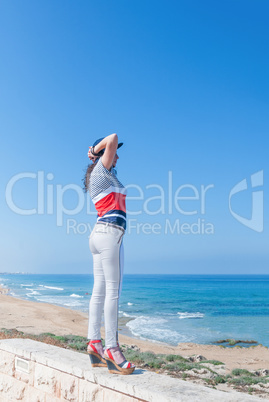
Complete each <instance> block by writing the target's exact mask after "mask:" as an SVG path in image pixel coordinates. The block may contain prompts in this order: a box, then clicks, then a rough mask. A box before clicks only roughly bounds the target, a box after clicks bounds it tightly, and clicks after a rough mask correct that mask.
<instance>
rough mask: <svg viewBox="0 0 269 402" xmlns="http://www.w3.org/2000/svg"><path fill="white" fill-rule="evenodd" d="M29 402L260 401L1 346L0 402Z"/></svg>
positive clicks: (43, 349)
mask: <svg viewBox="0 0 269 402" xmlns="http://www.w3.org/2000/svg"><path fill="white" fill-rule="evenodd" d="M18 400H19V401H27V402H28V401H29V402H52V401H54V402H56V401H76V402H92V401H96V402H101V401H102V402H104V401H105V402H110V401H111V402H136V401H148V402H160V401H161V402H174V401H184V402H190V401H191V402H196V401H197V402H198V401H199V402H200V401H205V402H211V401H212V402H216V401H227V402H233V401H234V402H248V401H253V402H254V401H261V399H260V398H258V397H252V396H249V395H246V394H240V393H237V392H229V393H227V392H222V391H217V390H214V389H211V388H207V387H203V386H201V385H196V384H192V383H191V382H187V381H183V380H179V379H174V378H171V377H169V376H165V375H161V374H156V373H152V372H150V371H146V370H140V369H138V370H136V371H135V372H134V373H133V374H132V375H129V376H121V375H116V374H109V372H108V371H107V370H106V369H105V368H91V365H90V360H89V357H88V356H87V355H84V354H82V353H78V352H73V351H70V350H67V349H62V348H59V347H56V346H51V345H47V344H44V343H41V342H36V341H33V340H30V339H6V340H1V341H0V401H3V402H11V401H18Z"/></svg>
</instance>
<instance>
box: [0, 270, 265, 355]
mask: <svg viewBox="0 0 269 402" xmlns="http://www.w3.org/2000/svg"><path fill="white" fill-rule="evenodd" d="M0 284H1V286H3V287H6V288H9V289H10V291H9V294H10V295H11V296H13V297H16V298H19V299H25V300H31V301H35V302H45V303H51V304H55V305H58V306H63V307H67V308H70V309H74V310H79V311H82V312H88V306H89V300H90V297H91V291H92V286H93V277H92V276H91V275H33V274H27V275H25V274H7V275H3V274H0ZM119 316H120V317H121V318H122V319H125V323H126V328H127V330H128V331H129V333H130V335H131V336H133V337H134V338H140V339H147V340H151V341H155V342H164V343H168V344H171V345H177V344H178V343H180V342H193V343H201V344H215V343H216V342H218V341H219V340H223V339H235V340H248V341H250V340H254V341H256V342H258V343H259V344H263V345H264V346H267V347H269V275H127V274H126V275H125V276H124V279H123V289H122V294H121V298H120V303H119ZM1 326H2V327H4V323H1ZM242 346H243V345H242Z"/></svg>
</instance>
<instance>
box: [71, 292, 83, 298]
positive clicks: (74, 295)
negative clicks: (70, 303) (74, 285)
mask: <svg viewBox="0 0 269 402" xmlns="http://www.w3.org/2000/svg"><path fill="white" fill-rule="evenodd" d="M70 297H77V298H79V297H82V298H83V296H80V295H76V294H75V293H73V294H72V295H70Z"/></svg>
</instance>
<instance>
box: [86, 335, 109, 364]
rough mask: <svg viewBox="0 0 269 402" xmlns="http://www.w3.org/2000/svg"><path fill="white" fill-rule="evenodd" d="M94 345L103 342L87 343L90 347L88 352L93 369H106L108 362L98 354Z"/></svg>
mask: <svg viewBox="0 0 269 402" xmlns="http://www.w3.org/2000/svg"><path fill="white" fill-rule="evenodd" d="M94 343H101V340H94V341H90V342H88V343H87V345H88V349H87V352H88V353H89V356H90V359H91V364H92V367H106V366H107V363H106V360H105V359H104V357H103V356H102V355H101V354H100V353H98V352H97V349H96V347H95V346H94ZM89 347H90V349H89ZM102 348H103V347H102Z"/></svg>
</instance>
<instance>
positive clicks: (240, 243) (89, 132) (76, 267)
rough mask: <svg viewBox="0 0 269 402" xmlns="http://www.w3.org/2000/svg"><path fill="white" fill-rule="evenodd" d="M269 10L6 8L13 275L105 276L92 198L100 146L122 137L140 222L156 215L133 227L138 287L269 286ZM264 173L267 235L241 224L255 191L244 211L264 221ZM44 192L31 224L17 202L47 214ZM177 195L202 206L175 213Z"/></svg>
mask: <svg viewBox="0 0 269 402" xmlns="http://www.w3.org/2000/svg"><path fill="white" fill-rule="evenodd" d="M268 11H269V6H268V2H267V1H262V0H258V1H257V2H255V3H254V2H253V1H240V0H239V1H223V2H221V3H220V2H215V1H209V0H207V1H204V2H201V1H197V0H194V1H192V2H190V1H187V0H186V1H184V0H183V1H170V0H168V1H154V2H153V1H150V0H149V1H146V2H145V1H140V0H137V1H135V2H127V1H123V0H117V1H114V2H112V1H102V2H91V1H80V2H74V1H57V2H54V1H50V0H47V1H39V2H36V1H29V0H26V1H24V2H20V1H17V0H14V1H12V2H10V1H7V0H6V1H2V2H1V6H0V51H1V64H0V88H1V97H0V130H1V147H0V156H1V158H0V163H1V180H0V186H1V187H0V188H1V204H0V205H1V223H2V224H1V228H2V242H1V243H2V248H1V265H0V272H1V271H8V272H15V271H24V272H31V273H87V272H91V269H92V262H91V255H90V251H89V248H88V238H87V237H88V235H89V232H88V231H85V230H87V224H89V225H90V226H91V227H92V226H93V225H94V222H95V215H94V214H91V215H89V214H87V210H86V199H85V197H84V198H82V195H81V193H80V192H79V190H78V189H79V188H80V186H81V178H82V176H83V170H84V169H85V167H86V165H87V163H88V160H87V150H88V146H89V145H92V143H93V142H94V141H95V140H96V139H97V138H99V137H103V136H106V135H108V134H111V133H113V132H116V133H117V134H118V136H119V139H120V141H123V142H124V147H123V148H121V150H120V151H119V156H120V159H119V162H118V176H119V178H120V180H121V181H122V182H123V183H124V184H125V185H128V186H129V192H128V194H129V200H128V201H127V209H129V211H130V212H131V213H132V212H134V211H138V212H141V213H139V214H137V215H132V214H131V213H130V214H129V231H128V233H127V235H126V236H125V240H124V242H125V272H126V273H178V274H181V273H182V274H183V273H194V274H210V273H214V274H218V273H220V274H221V273H237V274H240V273H242V274H247V273H250V274H256V273H261V274H262V273H268V266H269V252H268V240H269V236H268V208H267V206H268V187H269V186H268V181H267V172H268V167H269V166H268V164H269V163H268V156H267V155H268V142H269V141H268V127H269V124H268V123H269V118H268V116H269V113H268V95H269V88H268V82H269V80H268V71H269V65H268V64H269V63H268V59H269V57H268V54H269V52H268V50H269V49H268V34H269V32H268V21H267V20H268ZM260 171H263V180H264V184H263V186H259V187H257V188H255V191H260V192H261V191H263V196H264V216H263V224H264V229H263V231H262V232H261V231H260V232H259V231H256V230H255V229H254V230H253V228H252V229H251V228H249V227H246V226H245V225H243V224H242V223H240V222H239V220H237V219H235V217H234V216H232V214H231V212H230V210H229V194H230V191H231V190H232V188H233V187H234V186H235V185H236V184H237V183H239V182H240V181H242V180H244V179H246V181H247V184H248V189H247V190H245V191H242V192H240V193H238V194H236V195H234V196H233V198H232V200H231V207H232V210H233V211H234V212H235V213H237V214H238V215H239V216H242V217H245V218H247V219H250V218H251V213H252V207H253V208H256V204H255V203H254V204H255V205H254V204H253V205H254V206H252V190H253V189H251V175H253V174H255V173H256V172H260ZM38 172H39V173H38ZM169 172H170V173H169ZM18 174H22V176H21V177H22V178H21V179H20V180H18V181H17V182H15V183H14V186H13V187H12V191H10V192H9V193H8V191H9V190H8V191H7V193H8V194H7V193H6V189H7V188H8V185H10V183H11V180H12V178H13V177H14V176H15V175H18ZM27 175H28V177H26V176H27ZM37 175H38V180H37ZM42 175H43V176H42ZM48 175H49V176H48ZM171 176H172V179H171ZM42 177H44V183H43V182H42ZM169 177H170V180H171V181H172V187H173V188H172V190H171V186H170V187H169V185H168V181H169ZM38 183H39V192H40V193H39V213H33V214H32V215H25V214H23V215H21V214H18V213H15V212H14V211H13V210H12V207H11V205H10V197H11V199H12V202H13V203H14V205H17V207H19V208H20V209H21V210H22V209H23V210H26V209H28V210H29V209H34V208H37V189H38ZM184 185H188V186H189V187H185V188H181V189H179V188H180V187H181V186H184ZM210 185H211V188H210V189H209V190H208V191H207V192H206V196H205V211H204V213H202V212H201V203H202V201H201V197H202V193H201V186H204V188H205V187H206V186H210ZM10 186H11V185H10ZM66 186H71V188H70V189H69V190H68V187H66ZM135 186H136V187H135ZM149 186H150V187H149ZM157 186H159V187H157ZM190 186H192V187H190ZM138 187H139V189H138ZM57 189H58V195H57ZM177 189H179V190H178V194H177V195H179V196H190V197H194V196H196V198H197V199H196V200H194V199H189V200H182V199H181V200H177V201H175V199H174V197H175V193H176V192H177ZM64 190H65V192H64V195H63V196H62V197H63V202H62V203H61V202H60V201H61V200H60V196H61V194H62V193H63V191H64ZM42 191H43V192H44V197H45V198H44V202H43V203H44V212H43V210H42V200H43V195H42V194H43V193H42ZM142 193H143V199H142V200H141V199H140V200H138V199H136V200H134V199H130V197H138V195H139V194H140V195H141V194H142ZM6 194H7V195H6ZM40 194H41V195H40ZM259 194H261V193H259ZM161 196H162V199H161ZM6 197H7V198H8V201H7V200H6ZM40 197H41V198H40ZM47 197H49V200H52V202H47ZM152 197H159V198H156V199H155V200H153V198H152ZM259 199H260V198H259ZM79 200H80V201H81V202H83V205H82V206H81V208H77V209H79V212H74V213H72V212H70V215H66V214H63V215H61V213H60V212H61V210H60V208H61V205H62V204H63V206H64V208H65V209H66V210H67V209H69V210H72V209H74V208H76V207H79V204H78V201H79ZM82 200H84V201H82ZM57 203H58V207H57ZM169 203H170V204H169ZM48 204H50V206H49V207H48ZM176 204H177V205H178V206H179V207H180V208H181V209H180V210H178V209H177V207H176ZM169 205H170V210H169ZM171 205H172V206H171ZM257 205H258V204H257ZM52 206H53V211H52ZM146 207H148V209H149V212H150V213H151V214H150V215H149V213H147V212H146V211H145V208H146ZM258 207H259V214H260V215H259V214H258V215H259V216H260V218H261V208H260V204H259V206H258ZM258 207H257V208H258ZM48 208H49V209H48ZM92 210H93V207H92V205H91V211H92ZM159 210H161V211H159ZM158 211H159V212H158ZM182 211H185V213H182ZM57 212H58V218H57ZM157 212H158V213H157ZM186 212H189V213H190V212H192V213H193V214H192V215H186ZM61 216H62V217H63V219H62V222H60V224H59V220H61V219H60V217H61ZM130 219H132V221H131V225H130ZM71 220H72V221H71ZM154 224H156V225H157V226H158V225H159V226H158V227H159V232H158V233H154V228H156V226H153V225H154ZM203 224H204V226H206V225H209V226H210V225H211V228H213V230H212V231H213V233H208V234H205V233H204V234H203V233H201V231H202V225H203ZM255 224H256V223H255V222H254V225H255ZM72 225H73V229H70V226H72ZM79 225H80V226H79ZM139 225H140V226H139ZM143 225H146V226H143ZM167 225H168V229H169V227H171V226H172V227H174V225H178V226H176V227H177V228H178V227H179V228H181V227H182V225H183V232H184V230H185V232H184V233H183V232H182V231H180V233H178V232H177V231H175V232H174V233H171V231H169V230H167ZM169 225H170V226H169ZM184 225H185V226H184ZM188 225H189V226H188ZM190 225H194V226H192V227H191V226H190ZM195 225H197V226H195ZM199 225H200V229H199V230H200V234H199V233H194V232H197V230H198V229H197V228H198V226H199ZM186 227H189V229H186ZM207 227H208V226H207ZM85 228H86V229H85ZM184 228H185V229H184ZM84 229H85V230H84ZM84 232H85V233H84Z"/></svg>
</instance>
